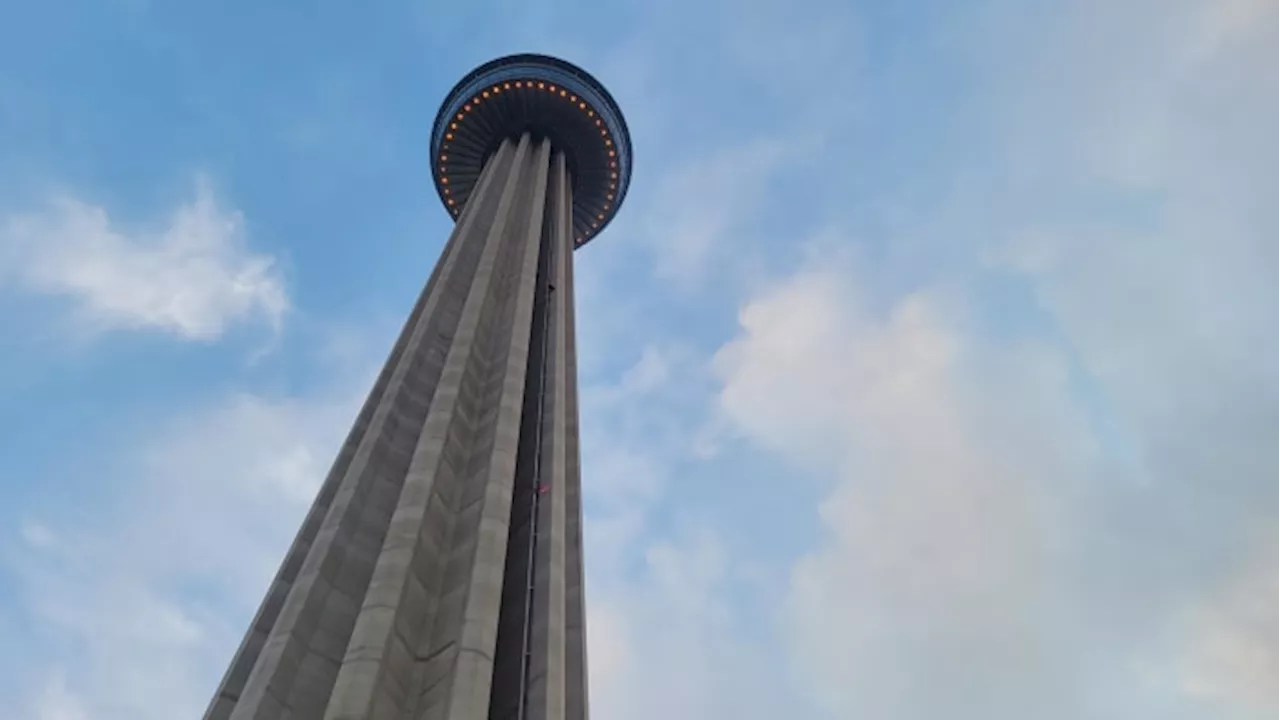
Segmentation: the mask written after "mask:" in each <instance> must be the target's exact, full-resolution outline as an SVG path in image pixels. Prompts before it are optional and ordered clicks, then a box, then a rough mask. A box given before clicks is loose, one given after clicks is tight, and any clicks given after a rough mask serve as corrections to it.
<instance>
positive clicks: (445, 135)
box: [444, 133, 453, 140]
mask: <svg viewBox="0 0 1280 720" xmlns="http://www.w3.org/2000/svg"><path fill="white" fill-rule="evenodd" d="M444 139H445V140H452V139H453V133H445V134H444Z"/></svg>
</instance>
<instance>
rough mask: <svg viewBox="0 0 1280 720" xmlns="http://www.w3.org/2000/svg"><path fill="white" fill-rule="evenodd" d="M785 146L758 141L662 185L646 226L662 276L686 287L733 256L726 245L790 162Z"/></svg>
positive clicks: (693, 164)
mask: <svg viewBox="0 0 1280 720" xmlns="http://www.w3.org/2000/svg"><path fill="white" fill-rule="evenodd" d="M787 149H788V148H786V147H785V146H784V145H783V144H782V143H778V142H772V141H757V142H753V143H750V144H747V145H745V146H742V147H729V148H726V149H724V150H722V151H719V152H717V153H715V154H713V155H709V156H706V157H699V158H696V159H694V160H691V161H688V162H686V163H685V164H683V165H680V166H678V167H676V168H675V169H673V170H672V171H671V172H669V173H668V174H667V175H666V176H664V177H663V178H662V180H661V183H660V185H659V186H658V188H657V192H656V194H655V196H654V201H653V209H652V210H651V211H650V212H648V213H646V217H647V218H648V219H649V220H648V222H647V223H646V224H645V225H644V226H642V229H643V230H644V231H645V233H646V235H647V238H648V240H649V243H650V246H651V248H652V250H653V251H654V253H655V254H656V258H655V263H656V266H657V272H658V275H659V276H660V277H662V278H664V279H669V280H672V281H674V282H677V283H679V284H681V285H683V286H688V285H691V284H693V283H695V282H697V281H699V280H701V279H703V278H704V277H706V275H707V273H709V272H710V271H711V270H712V269H713V268H715V267H716V266H717V265H716V264H717V263H721V262H723V261H724V260H725V259H726V257H732V255H731V252H732V250H733V248H732V247H730V246H729V245H728V244H727V243H729V242H730V241H731V240H732V239H733V235H732V233H733V232H734V231H735V230H742V229H743V228H744V227H745V224H746V223H747V222H749V219H750V218H751V217H752V216H753V215H752V213H749V212H745V211H744V209H746V208H754V207H755V206H757V205H759V204H760V203H762V202H764V201H765V200H766V199H767V190H768V187H769V182H770V181H771V180H772V179H773V178H772V176H773V173H774V172H776V171H777V169H778V168H779V166H780V165H781V163H782V161H783V160H784V159H785V157H786V150H787Z"/></svg>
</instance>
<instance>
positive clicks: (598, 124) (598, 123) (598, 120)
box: [596, 118, 600, 127]
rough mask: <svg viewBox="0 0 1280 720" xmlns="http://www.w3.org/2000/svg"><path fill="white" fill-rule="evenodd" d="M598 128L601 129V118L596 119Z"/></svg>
mask: <svg viewBox="0 0 1280 720" xmlns="http://www.w3.org/2000/svg"><path fill="white" fill-rule="evenodd" d="M596 127H600V118H596Z"/></svg>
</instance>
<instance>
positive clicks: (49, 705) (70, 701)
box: [34, 672, 89, 720]
mask: <svg viewBox="0 0 1280 720" xmlns="http://www.w3.org/2000/svg"><path fill="white" fill-rule="evenodd" d="M34 720H89V714H88V713H86V712H85V710H84V707H83V706H82V705H81V704H80V701H79V700H78V699H77V698H76V697H75V696H74V695H72V694H71V691H70V690H68V688H67V681H66V678H64V677H63V676H62V674H61V673H59V672H55V673H53V674H52V675H50V677H49V679H48V680H47V681H46V683H45V685H44V686H43V687H42V688H41V689H40V694H39V696H38V699H37V700H36V705H35V718H34Z"/></svg>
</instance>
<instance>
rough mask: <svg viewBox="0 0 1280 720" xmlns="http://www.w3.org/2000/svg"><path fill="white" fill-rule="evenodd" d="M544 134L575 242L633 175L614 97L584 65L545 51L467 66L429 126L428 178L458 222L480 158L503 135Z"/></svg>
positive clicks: (609, 214) (584, 237) (595, 229)
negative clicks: (559, 158) (555, 159)
mask: <svg viewBox="0 0 1280 720" xmlns="http://www.w3.org/2000/svg"><path fill="white" fill-rule="evenodd" d="M526 132H527V133H530V134H531V135H532V136H534V137H535V138H547V139H549V140H550V141H551V146H552V148H554V149H555V150H558V151H560V152H562V153H564V155H565V160H566V164H567V165H568V170H569V178H570V181H571V190H572V195H573V209H572V214H573V241H574V246H575V247H580V246H581V245H583V244H585V243H587V242H588V241H590V240H591V239H592V238H594V237H595V236H596V235H598V234H599V233H600V231H601V230H603V229H604V227H605V226H606V225H608V224H609V221H610V220H612V219H613V216H614V215H615V214H616V213H617V212H618V208H619V207H620V206H621V205H622V201H623V199H624V198H625V197H626V195H627V186H628V185H629V183H630V180H631V136H630V134H629V133H628V131H627V124H626V121H625V120H624V119H623V117H622V111H621V110H619V109H618V105H617V103H615V102H614V100H613V97H612V96H610V95H609V92H608V91H607V90H605V88H604V86H603V85H601V84H600V82H599V81H597V80H596V79H595V78H593V77H592V76H591V75H590V74H588V73H587V72H586V71H585V70H582V69H581V68H579V67H577V66H575V65H572V64H570V63H568V62H565V61H563V60H560V59H557V58H553V57H549V56H546V55H534V54H521V55H510V56H507V57H503V58H498V59H497V60H492V61H490V62H487V63H485V64H483V65H481V66H480V67H477V68H476V69H474V70H472V71H471V72H470V73H468V74H467V75H466V77H464V78H463V79H462V80H461V81H460V82H459V83H458V84H457V85H455V86H454V87H453V89H452V90H451V91H449V94H448V95H447V96H446V97H445V101H444V103H443V104H442V105H441V106H440V111H439V112H438V113H437V114H436V120H435V123H434V125H433V127H432V130H431V156H432V158H433V162H432V175H433V177H434V180H435V185H436V192H437V193H438V194H439V195H440V201H441V202H443V203H444V206H445V209H446V210H448V212H449V214H450V215H451V216H453V218H454V219H455V220H456V219H457V218H458V217H459V215H460V214H461V213H462V209H463V208H464V207H466V204H467V200H468V198H470V196H471V193H472V191H473V190H474V189H475V185H476V182H477V181H479V179H480V173H481V171H482V170H483V169H484V164H485V162H486V161H487V160H488V159H489V157H490V156H491V155H492V154H493V153H494V152H495V151H496V150H497V149H498V146H499V145H501V143H502V141H503V140H504V139H507V138H518V137H519V136H520V135H521V134H522V133H526Z"/></svg>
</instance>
